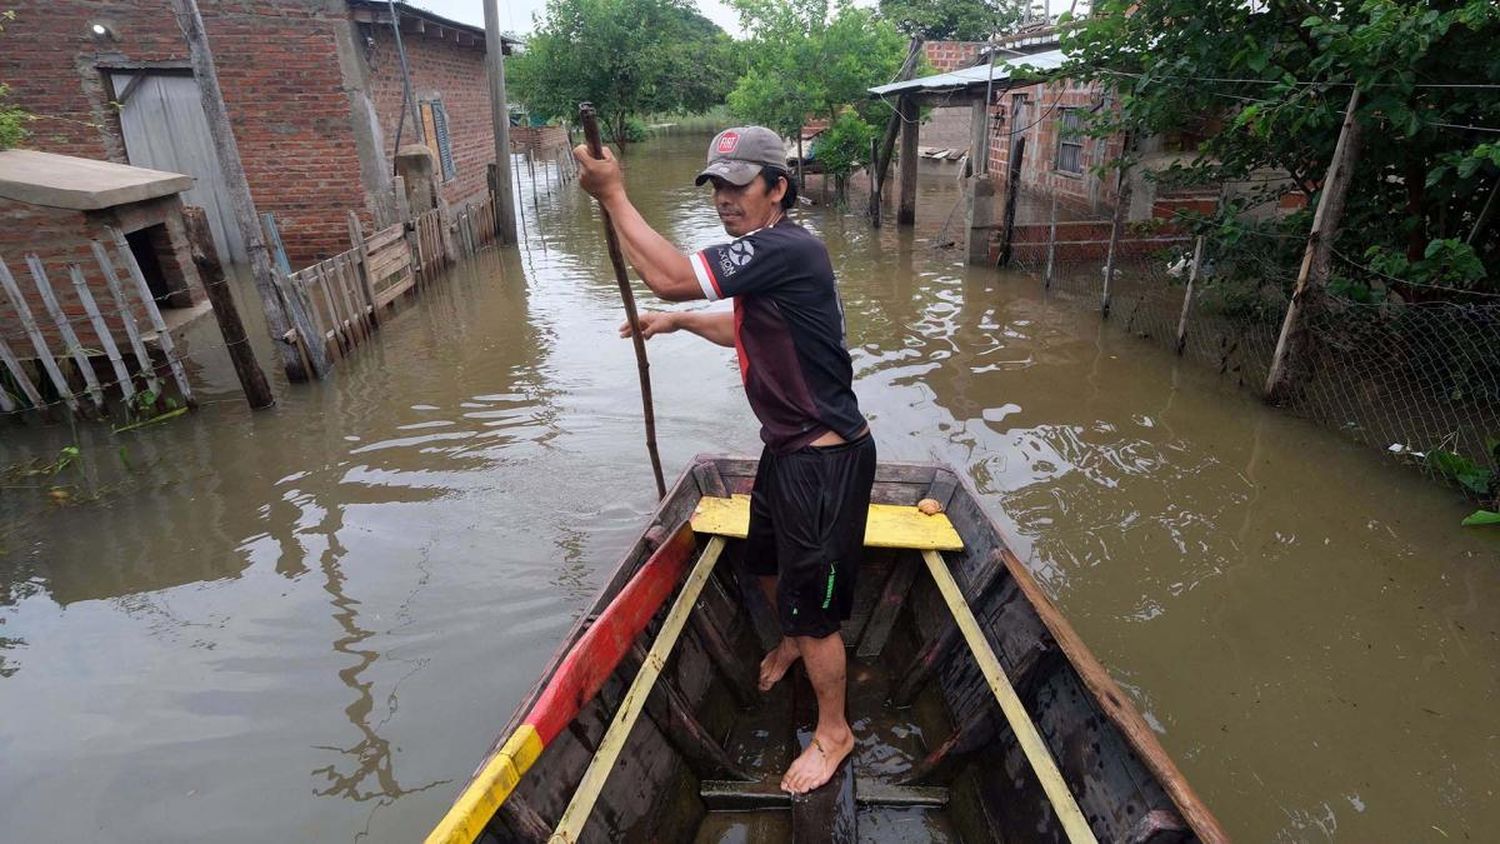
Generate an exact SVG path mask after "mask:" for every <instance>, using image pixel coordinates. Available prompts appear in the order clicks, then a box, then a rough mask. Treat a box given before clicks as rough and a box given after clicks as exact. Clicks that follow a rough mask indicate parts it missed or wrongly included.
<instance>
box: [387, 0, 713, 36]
mask: <svg viewBox="0 0 1500 844" xmlns="http://www.w3.org/2000/svg"><path fill="white" fill-rule="evenodd" d="M406 2H408V3H409V4H410V5H413V6H420V7H422V8H424V9H427V10H429V11H432V12H435V13H437V14H439V15H442V16H443V17H445V18H449V19H451V20H456V21H458V22H459V23H468V24H473V25H474V26H484V5H483V4H484V3H485V2H488V0H406ZM498 2H499V3H500V28H501V29H502V30H506V31H509V32H514V33H517V34H520V35H525V34H526V33H528V32H530V31H531V16H532V14H533V13H537V12H541V11H542V10H544V9H545V8H546V6H547V0H498ZM694 2H695V3H696V4H697V6H698V11H700V12H702V13H703V15H704V17H706V18H708V19H709V20H711V21H713V22H714V23H716V24H718V25H719V26H722V27H724V31H725V32H728V33H729V34H730V35H739V34H740V21H739V16H738V15H736V14H735V13H734V11H733V10H732V9H730V8H729V7H728V6H727V5H725V4H724V3H722V2H720V0H694Z"/></svg>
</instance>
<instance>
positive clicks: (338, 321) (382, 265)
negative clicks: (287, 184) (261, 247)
mask: <svg viewBox="0 0 1500 844" xmlns="http://www.w3.org/2000/svg"><path fill="white" fill-rule="evenodd" d="M265 216H266V217H267V220H266V223H267V225H266V229H267V236H268V238H269V239H270V245H271V247H272V250H273V252H274V253H275V254H276V256H277V264H278V265H279V266H280V267H281V270H282V273H283V278H284V280H285V282H286V285H285V287H284V289H283V295H295V296H297V297H299V299H301V301H302V302H303V309H304V310H305V311H306V312H307V313H308V314H309V315H310V317H311V322H312V326H313V330H314V331H316V332H318V334H320V335H321V344H322V345H323V346H324V347H326V349H327V351H328V357H329V360H330V361H332V360H335V359H337V358H343V357H347V356H348V355H349V354H350V352H352V351H353V350H354V348H355V347H356V346H358V345H359V344H361V343H363V342H365V341H366V340H368V339H369V338H370V337H372V336H373V335H374V331H375V329H376V328H377V327H378V325H379V322H380V313H381V312H382V311H383V310H384V309H385V308H387V307H389V306H390V305H392V304H394V303H395V302H396V301H397V300H398V299H399V298H400V297H401V296H402V294H404V293H407V292H410V291H414V290H418V289H420V288H422V287H425V286H426V285H428V284H431V283H432V282H433V281H434V280H436V279H437V277H438V276H439V275H440V274H441V273H442V271H443V270H445V269H447V267H448V266H449V265H450V264H451V263H453V261H455V260H457V259H459V258H463V257H469V256H472V255H474V254H475V253H477V252H478V251H479V250H480V249H482V248H483V247H484V245H485V244H487V243H489V242H491V241H493V240H494V239H495V237H496V235H497V233H498V220H499V214H498V212H497V209H496V207H495V202H494V198H493V197H490V196H486V197H485V198H483V199H480V200H477V201H475V202H472V203H470V204H468V205H466V206H464V207H462V208H460V209H458V210H457V211H455V212H453V214H452V219H451V223H450V228H449V231H448V232H447V236H445V233H444V231H443V217H442V213H441V212H440V211H439V210H438V209H435V208H434V209H432V210H430V211H426V212H423V213H421V214H417V215H415V216H413V217H411V218H410V219H408V220H405V221H403V222H398V223H395V224H394V225H391V226H388V227H386V228H383V229H381V230H379V231H376V232H374V233H373V234H371V235H369V237H366V236H365V234H364V231H363V229H362V227H361V225H360V222H359V218H358V217H357V216H356V215H355V214H354V212H352V211H351V212H349V215H348V217H349V240H350V243H351V244H352V248H350V249H349V250H348V251H346V252H342V253H340V254H338V255H335V256H333V257H332V258H327V259H325V260H323V261H319V262H318V263H316V264H313V265H311V266H309V267H305V268H303V269H300V270H297V271H296V272H290V271H289V267H288V266H287V263H286V257H285V255H286V253H285V250H284V249H283V248H282V246H281V239H280V235H279V233H278V232H277V231H276V227H275V223H274V220H271V219H269V217H270V215H265ZM450 242H451V244H452V247H451V249H450V247H449V245H448V244H449V243H450ZM288 335H289V337H288V339H290V340H293V341H295V342H298V343H299V344H300V345H301V346H302V349H303V353H304V354H305V355H306V354H308V349H307V344H306V343H305V342H303V341H302V338H301V337H298V336H296V329H292V330H291V331H289V332H288ZM306 371H309V372H311V371H312V369H311V367H310V366H308V367H307V368H306Z"/></svg>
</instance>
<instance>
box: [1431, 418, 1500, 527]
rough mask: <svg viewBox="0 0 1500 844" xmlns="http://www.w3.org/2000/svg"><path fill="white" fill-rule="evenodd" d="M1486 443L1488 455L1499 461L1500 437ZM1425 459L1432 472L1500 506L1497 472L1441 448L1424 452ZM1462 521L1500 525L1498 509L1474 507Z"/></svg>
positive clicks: (1480, 498) (1476, 524)
mask: <svg viewBox="0 0 1500 844" xmlns="http://www.w3.org/2000/svg"><path fill="white" fill-rule="evenodd" d="M1488 446H1489V450H1490V456H1491V457H1492V458H1493V459H1494V460H1495V462H1496V463H1497V464H1500V440H1496V439H1491V440H1490V441H1489V442H1488ZM1426 463H1427V467H1428V468H1429V469H1431V470H1432V472H1433V474H1435V475H1437V476H1438V477H1441V478H1445V479H1447V480H1450V481H1453V482H1454V483H1456V484H1458V485H1459V486H1460V487H1461V488H1462V489H1463V490H1464V492H1466V493H1468V494H1469V495H1471V496H1473V497H1474V498H1477V499H1479V500H1480V501H1485V502H1491V506H1493V507H1495V508H1496V509H1500V473H1497V472H1496V471H1495V470H1493V469H1490V468H1488V467H1486V466H1482V465H1480V464H1478V463H1476V462H1474V461H1473V460H1470V459H1469V458H1467V457H1464V456H1463V455H1460V454H1455V453H1453V452H1451V451H1444V450H1442V449H1434V450H1432V451H1429V452H1427V457H1426ZM1463 525H1464V526H1465V527H1478V526H1482V525H1500V512H1496V511H1495V510H1476V511H1475V512H1473V513H1471V514H1469V516H1468V517H1467V518H1465V519H1464V520H1463Z"/></svg>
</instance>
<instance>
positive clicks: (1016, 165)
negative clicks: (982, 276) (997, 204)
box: [999, 135, 1026, 267]
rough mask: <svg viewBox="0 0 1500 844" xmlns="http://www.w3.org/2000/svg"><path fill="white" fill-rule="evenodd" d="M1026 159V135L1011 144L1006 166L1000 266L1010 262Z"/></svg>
mask: <svg viewBox="0 0 1500 844" xmlns="http://www.w3.org/2000/svg"><path fill="white" fill-rule="evenodd" d="M1025 159H1026V136H1025V135H1022V136H1021V137H1019V138H1017V139H1016V142H1015V143H1013V144H1011V146H1010V161H1009V162H1008V166H1007V167H1006V168H1005V217H1004V218H1003V222H1002V223H1001V228H1000V232H1001V236H1002V237H1003V238H1004V239H1003V240H1002V241H1001V242H1000V260H999V264H1000V266H1002V267H1004V266H1007V265H1009V264H1010V255H1011V249H1012V243H1011V242H1012V241H1013V240H1015V237H1016V203H1017V202H1018V201H1019V200H1020V196H1021V162H1022V161H1024V160H1025Z"/></svg>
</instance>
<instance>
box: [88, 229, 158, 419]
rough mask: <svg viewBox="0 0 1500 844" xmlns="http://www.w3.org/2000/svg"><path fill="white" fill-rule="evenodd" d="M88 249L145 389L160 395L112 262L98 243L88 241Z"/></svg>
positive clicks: (123, 289)
mask: <svg viewBox="0 0 1500 844" xmlns="http://www.w3.org/2000/svg"><path fill="white" fill-rule="evenodd" d="M89 247H90V248H91V249H93V251H94V261H95V262H97V263H98V264H99V270H100V271H101V272H103V273H104V283H105V285H106V286H108V287H109V296H110V298H111V299H113V300H114V302H115V313H116V315H118V316H119V317H120V322H121V323H122V324H123V325H124V326H125V336H126V337H127V338H129V340H130V350H131V351H132V352H133V353H134V354H135V362H136V365H137V366H139V367H140V368H141V377H143V378H145V379H146V389H148V390H150V391H151V392H152V393H153V394H160V393H161V381H160V379H158V378H157V377H156V365H155V364H153V363H152V362H151V355H149V354H147V352H146V344H145V343H143V342H141V330H140V329H139V328H138V327H136V322H135V313H134V312H133V311H132V310H131V309H130V299H129V297H127V296H126V295H125V288H124V287H122V286H121V285H120V276H119V275H118V274H117V273H115V264H114V261H112V260H110V257H109V253H108V252H106V251H105V250H104V245H103V244H101V243H100V242H99V241H97V240H91V241H89Z"/></svg>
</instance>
